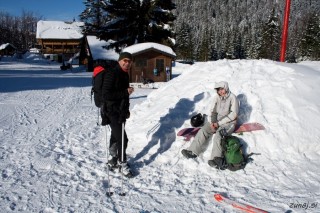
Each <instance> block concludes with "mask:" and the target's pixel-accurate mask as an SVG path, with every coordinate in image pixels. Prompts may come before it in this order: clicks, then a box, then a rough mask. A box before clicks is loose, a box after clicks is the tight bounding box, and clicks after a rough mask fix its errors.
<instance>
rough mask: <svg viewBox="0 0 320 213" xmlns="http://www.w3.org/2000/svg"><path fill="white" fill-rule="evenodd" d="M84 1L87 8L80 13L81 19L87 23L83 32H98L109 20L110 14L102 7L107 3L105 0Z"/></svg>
mask: <svg viewBox="0 0 320 213" xmlns="http://www.w3.org/2000/svg"><path fill="white" fill-rule="evenodd" d="M83 3H84V4H85V6H86V9H85V10H84V11H83V12H82V13H81V14H80V15H79V18H80V20H81V21H83V22H84V23H85V25H84V26H83V31H82V32H83V33H96V32H98V31H99V30H100V28H101V26H103V25H104V24H106V23H107V21H108V14H106V13H104V12H103V9H102V8H103V6H105V5H106V3H105V2H104V1H103V0H87V1H85V2H83Z"/></svg>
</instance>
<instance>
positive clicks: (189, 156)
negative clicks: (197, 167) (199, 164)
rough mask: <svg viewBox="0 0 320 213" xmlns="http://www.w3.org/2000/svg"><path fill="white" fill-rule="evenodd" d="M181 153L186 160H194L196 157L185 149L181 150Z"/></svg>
mask: <svg viewBox="0 0 320 213" xmlns="http://www.w3.org/2000/svg"><path fill="white" fill-rule="evenodd" d="M181 153H182V154H183V156H185V157H186V158H196V157H198V156H197V155H196V154H194V153H193V152H192V151H190V150H186V149H183V150H182V151H181Z"/></svg>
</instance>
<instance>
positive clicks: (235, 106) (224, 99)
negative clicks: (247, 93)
mask: <svg viewBox="0 0 320 213" xmlns="http://www.w3.org/2000/svg"><path fill="white" fill-rule="evenodd" d="M218 88H223V89H225V90H226V94H225V95H224V96H220V95H219V93H218ZM214 89H215V90H216V92H217V94H218V95H217V96H215V97H214V99H213V102H212V105H211V106H212V107H211V111H210V112H211V116H210V121H211V123H215V122H217V123H218V126H221V125H223V124H226V123H234V124H235V123H236V122H237V117H238V113H239V101H238V99H237V97H236V96H235V95H234V94H233V93H231V92H230V90H229V86H228V83H227V82H225V81H221V82H219V83H217V84H216V85H215V87H214Z"/></svg>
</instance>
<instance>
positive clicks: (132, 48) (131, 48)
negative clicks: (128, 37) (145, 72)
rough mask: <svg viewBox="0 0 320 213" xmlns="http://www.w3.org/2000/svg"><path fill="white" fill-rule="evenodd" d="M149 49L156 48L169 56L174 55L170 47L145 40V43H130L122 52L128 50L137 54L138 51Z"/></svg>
mask: <svg viewBox="0 0 320 213" xmlns="http://www.w3.org/2000/svg"><path fill="white" fill-rule="evenodd" d="M149 49H156V50H158V51H161V52H165V53H167V54H169V55H171V56H173V57H174V56H176V54H175V53H174V52H173V50H172V49H171V47H168V46H165V45H162V44H158V43H153V42H146V43H140V44H134V45H131V46H129V47H127V48H125V49H124V50H123V51H122V52H129V53H131V54H137V53H139V52H142V51H145V50H149Z"/></svg>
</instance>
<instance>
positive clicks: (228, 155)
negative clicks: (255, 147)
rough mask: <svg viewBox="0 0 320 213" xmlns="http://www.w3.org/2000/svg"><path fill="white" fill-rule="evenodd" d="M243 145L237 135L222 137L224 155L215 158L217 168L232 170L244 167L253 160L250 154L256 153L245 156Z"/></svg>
mask: <svg viewBox="0 0 320 213" xmlns="http://www.w3.org/2000/svg"><path fill="white" fill-rule="evenodd" d="M242 146H243V144H242V143H241V142H240V140H239V138H238V137H236V136H224V137H222V139H221V147H222V149H223V154H224V157H222V158H219V157H215V158H214V161H215V162H216V164H217V165H218V166H217V168H218V169H221V170H224V169H229V170H231V171H237V170H239V169H244V168H245V166H246V165H247V163H249V162H250V161H252V160H253V159H252V158H250V156H251V155H253V154H254V153H251V154H249V155H247V156H245V155H244V154H243V153H242V151H241V147H242Z"/></svg>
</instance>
